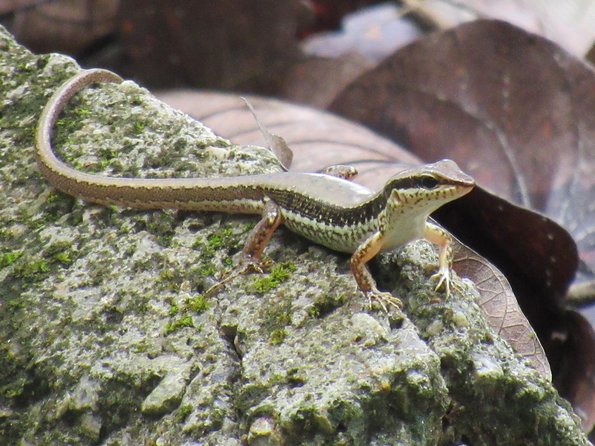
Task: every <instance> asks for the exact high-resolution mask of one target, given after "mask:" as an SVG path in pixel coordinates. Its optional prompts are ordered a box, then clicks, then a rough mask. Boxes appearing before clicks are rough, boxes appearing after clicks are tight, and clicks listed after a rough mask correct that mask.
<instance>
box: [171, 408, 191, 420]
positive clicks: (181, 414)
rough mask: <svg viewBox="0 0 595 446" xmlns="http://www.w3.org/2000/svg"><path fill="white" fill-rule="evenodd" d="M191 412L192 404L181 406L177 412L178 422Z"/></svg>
mask: <svg viewBox="0 0 595 446" xmlns="http://www.w3.org/2000/svg"><path fill="white" fill-rule="evenodd" d="M191 413H192V405H191V404H184V405H183V406H180V408H179V409H178V410H177V411H176V413H175V419H176V422H177V423H181V422H182V421H184V420H185V419H186V418H187V417H188V415H190V414H191Z"/></svg>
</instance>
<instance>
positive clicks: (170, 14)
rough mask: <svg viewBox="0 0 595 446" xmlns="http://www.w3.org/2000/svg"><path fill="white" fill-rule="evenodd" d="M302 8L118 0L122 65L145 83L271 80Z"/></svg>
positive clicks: (270, 1) (294, 50) (285, 57)
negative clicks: (126, 61)
mask: <svg viewBox="0 0 595 446" xmlns="http://www.w3.org/2000/svg"><path fill="white" fill-rule="evenodd" d="M305 14H307V10H306V8H304V6H303V4H302V2H299V1H297V0H288V1H284V2H279V1H276V0H261V1H259V2H258V5H255V4H254V2H252V1H250V0H218V1H216V2H212V1H208V0H207V1H205V0H202V1H193V2H188V1H182V0H169V1H163V0H150V1H145V2H143V5H142V7H139V4H138V3H136V2H122V6H121V17H122V18H123V19H122V22H121V37H122V43H123V45H124V53H125V54H126V56H127V58H128V59H129V64H128V66H127V67H123V68H128V71H130V72H131V73H132V72H133V73H134V74H135V78H136V79H139V80H141V81H143V82H145V83H148V84H150V85H153V86H164V85H167V86H172V85H199V86H201V87H209V88H239V87H240V86H244V85H247V84H249V85H254V83H255V82H258V83H259V84H260V85H266V84H272V85H276V82H277V79H280V78H281V77H282V73H283V72H284V70H285V66H286V64H287V63H288V61H293V60H295V59H296V58H297V57H299V48H298V45H297V39H296V34H297V31H298V28H299V24H300V22H301V21H302V20H303V18H304V16H305ZM119 71H120V72H122V70H119ZM272 85H271V86H270V87H271V88H272Z"/></svg>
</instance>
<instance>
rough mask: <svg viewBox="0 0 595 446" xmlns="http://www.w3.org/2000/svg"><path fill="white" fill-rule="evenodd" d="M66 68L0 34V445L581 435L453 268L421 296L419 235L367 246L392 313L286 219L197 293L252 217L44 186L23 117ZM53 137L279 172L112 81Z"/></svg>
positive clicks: (84, 164) (76, 158) (83, 162)
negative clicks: (105, 199) (241, 269)
mask: <svg viewBox="0 0 595 446" xmlns="http://www.w3.org/2000/svg"><path fill="white" fill-rule="evenodd" d="M77 69H78V68H77V67H76V65H75V64H74V63H73V62H72V61H71V60H70V59H68V58H66V57H63V56H57V55H49V56H48V55H45V56H40V57H37V56H34V55H32V54H30V53H29V52H27V51H26V50H24V49H23V48H21V47H19V46H18V45H17V44H16V43H15V42H14V41H13V40H12V38H11V37H10V35H8V34H7V33H6V32H5V31H4V30H3V29H0V101H1V103H0V444H19V445H33V444H35V445H37V444H48V445H49V444H51V445H87V444H89V445H91V444H102V445H120V444H127V445H128V444H139V445H140V444H154V445H179V444H183V445H238V446H239V445H240V444H250V445H278V444H285V445H297V444H303V445H327V444H341V445H387V444H411V445H435V444H458V443H460V442H465V443H468V444H474V445H483V444H485V445H514V444H523V445H586V444H587V442H586V439H585V438H584V436H582V434H581V433H580V431H579V423H578V419H577V418H576V417H575V416H574V415H573V414H572V413H571V411H570V410H569V407H568V404H567V403H566V402H564V401H563V400H561V399H560V398H559V397H558V395H557V393H556V392H555V390H553V388H552V387H551V385H550V384H549V383H547V382H545V380H543V379H542V378H540V377H539V375H538V374H537V373H536V372H535V371H533V370H532V369H530V368H528V367H527V366H526V365H525V364H523V363H522V362H521V361H520V360H518V359H517V358H516V357H515V356H514V354H513V353H512V351H511V350H510V348H509V347H508V345H507V344H506V343H504V342H503V341H502V340H500V339H499V338H497V337H496V336H495V335H494V334H493V332H492V331H491V330H490V329H489V328H488V326H487V324H486V322H485V318H484V316H483V314H482V312H481V310H480V308H479V307H478V305H477V293H476V291H475V290H474V289H473V287H472V285H471V284H469V283H466V282H461V283H460V284H459V288H460V289H461V291H460V292H459V291H457V293H455V295H453V296H452V297H451V298H450V299H448V300H447V301H442V302H438V303H434V302H433V301H434V300H435V298H436V297H437V296H439V295H437V294H436V293H435V292H434V291H433V288H432V284H431V283H428V281H427V278H428V277H429V276H430V275H431V274H432V273H433V272H434V270H435V268H436V255H435V252H434V250H433V249H432V248H431V246H430V245H428V244H427V243H425V242H419V243H414V244H410V245H409V246H408V247H407V248H406V249H404V250H402V251H401V252H399V253H392V254H390V255H386V256H384V257H383V259H382V260H381V261H380V262H377V263H378V265H377V266H378V268H379V271H380V273H381V276H383V277H387V279H385V280H384V281H383V282H382V285H384V286H385V287H391V288H395V289H396V292H397V293H398V295H399V296H400V297H401V298H402V299H403V300H404V302H405V303H406V307H405V316H403V317H401V316H399V315H395V314H392V315H386V314H384V313H383V312H379V311H371V310H368V309H367V308H366V302H365V301H364V299H362V298H361V296H360V295H359V294H358V292H357V290H356V287H355V284H354V281H353V279H352V277H351V276H350V274H349V271H348V267H347V262H346V257H345V256H341V255H337V254H335V253H332V252H330V251H329V250H326V249H324V248H321V247H318V246H315V245H313V244H312V243H310V242H307V241H305V240H303V239H301V238H300V237H298V236H295V235H292V234H290V233H289V232H288V231H286V230H280V231H279V233H278V234H277V235H275V237H274V238H273V241H272V243H271V246H270V248H269V250H268V255H269V256H270V258H271V260H272V261H273V262H274V266H273V267H272V268H271V270H270V272H269V273H267V274H265V275H263V276H254V275H252V276H243V277H240V278H238V279H236V280H234V281H233V282H232V283H231V284H230V285H229V286H227V287H226V288H225V289H224V290H222V291H221V292H219V293H218V294H217V295H216V296H213V297H211V298H208V299H206V300H205V299H204V298H203V296H202V295H201V294H200V293H201V292H202V291H203V290H204V289H206V288H207V287H208V286H210V285H211V284H213V283H214V280H215V279H214V276H215V275H216V274H217V273H218V272H219V271H221V270H224V269H227V268H229V265H230V259H231V258H232V257H233V255H234V254H235V253H237V252H238V251H239V250H240V249H241V246H242V243H243V240H244V239H245V236H246V233H247V231H248V230H249V229H250V227H251V226H252V225H253V224H254V223H255V219H254V218H248V217H243V218H240V217H236V216H222V215H219V214H194V213H176V212H174V211H154V212H140V211H134V210H126V209H117V208H113V207H101V206H94V205H89V204H85V203H82V202H80V201H78V200H75V199H73V198H71V197H68V196H65V195H63V194H60V193H58V192H56V191H55V190H54V189H52V187H50V186H49V184H48V183H47V182H46V181H45V180H44V178H43V177H42V176H41V175H40V174H39V173H38V171H37V168H36V164H35V159H34V152H33V135H34V126H35V123H36V119H37V118H38V116H39V114H40V111H41V108H42V107H43V105H44V103H45V101H46V100H47V99H48V97H49V96H50V94H51V93H52V91H54V89H55V88H57V86H58V85H59V84H60V83H61V82H62V81H64V80H65V79H66V78H68V77H69V76H71V75H72V74H73V73H74V72H76V70H77ZM54 143H55V145H56V147H57V148H58V151H59V153H60V155H61V156H62V157H63V158H64V159H66V160H67V161H68V162H69V163H71V164H72V165H74V166H76V167H77V168H79V169H84V170H86V171H90V172H98V173H102V174H109V175H121V176H122V175H126V176H153V177H156V176H215V175H232V174H250V173H255V172H272V171H277V170H279V167H278V165H277V164H276V163H275V160H274V159H273V157H272V156H271V155H270V153H269V152H267V151H266V150H264V149H262V148H256V147H238V146H234V145H232V144H230V143H229V142H228V141H225V140H223V139H221V138H219V137H217V136H216V135H214V134H213V133H212V132H211V131H210V130H208V129H206V128H204V127H203V126H201V125H200V124H199V123H196V122H194V121H192V120H191V119H190V118H188V117H187V116H185V115H183V114H181V113H179V112H176V111H174V110H172V109H170V108H168V107H166V106H164V105H163V104H161V103H159V102H158V101H156V100H155V99H153V98H152V97H151V96H150V94H148V92H146V91H145V90H143V89H141V88H139V87H137V86H136V85H134V84H133V83H130V82H127V83H124V84H122V85H120V86H117V85H103V86H100V87H96V88H87V89H85V91H84V92H83V93H82V94H80V95H78V96H77V97H76V98H74V99H73V101H72V102H71V105H70V106H69V107H68V109H67V110H66V112H65V113H64V115H63V116H62V117H61V119H60V121H59V123H58V125H57V128H56V136H55V138H54ZM389 272H390V274H389Z"/></svg>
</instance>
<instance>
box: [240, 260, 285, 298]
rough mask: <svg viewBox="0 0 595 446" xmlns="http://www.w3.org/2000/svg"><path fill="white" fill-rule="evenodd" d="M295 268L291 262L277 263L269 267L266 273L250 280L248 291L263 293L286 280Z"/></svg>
mask: <svg viewBox="0 0 595 446" xmlns="http://www.w3.org/2000/svg"><path fill="white" fill-rule="evenodd" d="M295 270H296V266H295V264H294V263H292V262H283V263H277V264H276V265H274V266H273V267H272V268H271V272H270V273H269V274H268V275H266V276H260V277H258V278H256V279H255V280H254V281H252V283H251V284H250V285H249V286H248V291H249V292H252V293H257V294H264V293H266V292H268V291H270V290H272V289H273V288H276V287H277V286H279V285H280V284H281V283H283V282H285V281H287V279H289V278H290V277H291V274H292V273H293V272H295Z"/></svg>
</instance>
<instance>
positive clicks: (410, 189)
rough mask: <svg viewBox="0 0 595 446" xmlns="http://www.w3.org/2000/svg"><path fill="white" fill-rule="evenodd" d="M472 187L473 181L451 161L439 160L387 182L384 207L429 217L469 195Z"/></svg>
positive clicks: (400, 174)
mask: <svg viewBox="0 0 595 446" xmlns="http://www.w3.org/2000/svg"><path fill="white" fill-rule="evenodd" d="M474 186H475V181H474V180H473V178H472V177H470V176H469V175H467V174H466V173H465V172H463V171H462V170H461V169H460V168H459V166H457V164H456V163H455V162H454V161H451V160H441V161H438V162H436V163H434V164H426V165H423V166H420V167H415V168H412V169H407V170H405V171H403V172H399V173H398V174H396V175H394V176H393V177H392V178H391V179H390V180H388V181H387V183H386V185H385V186H384V194H385V197H386V198H387V203H388V204H391V203H392V204H393V205H394V206H398V207H400V208H401V209H402V210H403V211H405V209H406V208H411V209H416V210H419V211H420V212H419V213H420V214H423V213H427V214H426V215H429V214H430V213H431V212H433V211H435V210H436V209H438V208H439V207H440V206H442V205H443V204H446V203H448V202H449V201H452V200H455V199H457V198H459V197H462V196H463V195H465V194H467V193H469V192H470V191H471V189H473V187H474Z"/></svg>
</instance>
